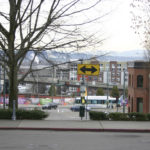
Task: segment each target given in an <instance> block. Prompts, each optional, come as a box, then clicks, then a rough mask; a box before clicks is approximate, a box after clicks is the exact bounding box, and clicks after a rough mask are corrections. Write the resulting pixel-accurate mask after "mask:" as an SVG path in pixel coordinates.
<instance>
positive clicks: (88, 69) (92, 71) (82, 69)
mask: <svg viewBox="0 0 150 150" xmlns="http://www.w3.org/2000/svg"><path fill="white" fill-rule="evenodd" d="M80 70H81V71H82V72H83V73H85V72H86V71H91V73H94V72H96V71H97V69H96V68H95V67H93V66H92V68H86V67H85V66H83V67H82V68H81V69H80Z"/></svg>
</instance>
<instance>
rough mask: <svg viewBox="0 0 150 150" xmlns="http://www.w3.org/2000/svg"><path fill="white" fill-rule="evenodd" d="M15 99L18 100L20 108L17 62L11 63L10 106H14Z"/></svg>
mask: <svg viewBox="0 0 150 150" xmlns="http://www.w3.org/2000/svg"><path fill="white" fill-rule="evenodd" d="M13 100H15V101H16V108H18V80H17V65H16V64H15V63H12V64H11V65H10V74H9V108H13Z"/></svg>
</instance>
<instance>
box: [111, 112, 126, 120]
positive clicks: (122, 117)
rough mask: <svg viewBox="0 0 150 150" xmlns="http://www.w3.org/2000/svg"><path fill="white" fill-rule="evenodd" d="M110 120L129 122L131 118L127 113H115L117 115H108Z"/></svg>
mask: <svg viewBox="0 0 150 150" xmlns="http://www.w3.org/2000/svg"><path fill="white" fill-rule="evenodd" d="M108 117H109V120H116V121H127V120H129V117H128V115H127V114H126V113H119V112H115V113H110V114H109V115H108Z"/></svg>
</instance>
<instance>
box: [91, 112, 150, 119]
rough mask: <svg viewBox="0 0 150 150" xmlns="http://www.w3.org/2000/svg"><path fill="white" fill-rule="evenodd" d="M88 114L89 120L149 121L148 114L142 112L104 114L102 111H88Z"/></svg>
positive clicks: (149, 115) (149, 116)
mask: <svg viewBox="0 0 150 150" xmlns="http://www.w3.org/2000/svg"><path fill="white" fill-rule="evenodd" d="M89 116H90V119H91V120H114V121H150V114H144V113H120V112H112V113H109V114H106V113H104V112H96V111H90V112H89Z"/></svg>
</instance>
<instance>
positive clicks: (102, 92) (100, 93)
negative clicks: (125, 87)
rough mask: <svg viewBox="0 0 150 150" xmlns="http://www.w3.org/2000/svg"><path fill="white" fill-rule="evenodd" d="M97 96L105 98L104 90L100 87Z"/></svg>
mask: <svg viewBox="0 0 150 150" xmlns="http://www.w3.org/2000/svg"><path fill="white" fill-rule="evenodd" d="M96 95H97V96H103V95H104V91H103V89H102V88H100V87H99V88H98V89H97V92H96Z"/></svg>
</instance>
